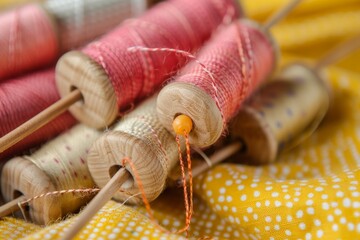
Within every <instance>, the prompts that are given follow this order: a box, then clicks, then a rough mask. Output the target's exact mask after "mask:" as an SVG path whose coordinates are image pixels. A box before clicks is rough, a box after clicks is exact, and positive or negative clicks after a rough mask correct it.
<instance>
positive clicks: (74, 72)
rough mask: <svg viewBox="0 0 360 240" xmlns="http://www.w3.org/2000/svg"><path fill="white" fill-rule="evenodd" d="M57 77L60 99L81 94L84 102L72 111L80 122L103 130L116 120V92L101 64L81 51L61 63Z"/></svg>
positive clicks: (62, 58) (59, 62)
mask: <svg viewBox="0 0 360 240" xmlns="http://www.w3.org/2000/svg"><path fill="white" fill-rule="evenodd" d="M55 74H56V84H57V87H58V89H59V93H60V95H61V96H67V95H68V94H70V93H71V92H72V91H73V90H74V89H79V90H80V92H81V94H82V99H83V100H82V101H78V102H76V103H75V104H73V105H72V106H71V107H70V108H69V111H70V112H71V113H72V114H73V115H74V117H75V118H77V119H78V120H79V121H80V122H82V123H84V124H86V125H88V126H91V127H94V128H98V129H100V128H103V127H104V126H108V125H110V124H111V123H112V122H113V121H114V120H115V118H116V116H117V114H118V108H117V104H116V95H115V91H114V88H113V87H112V85H111V81H110V79H109V78H108V75H107V74H106V72H105V70H104V69H103V68H102V67H101V66H100V65H99V64H98V63H96V62H95V61H93V60H92V59H90V58H89V57H88V56H86V55H85V54H83V53H81V52H79V51H71V52H68V53H66V54H64V55H63V56H62V57H61V58H60V59H59V61H58V63H57V65H56V73H55Z"/></svg>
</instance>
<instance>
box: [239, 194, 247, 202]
mask: <svg viewBox="0 0 360 240" xmlns="http://www.w3.org/2000/svg"><path fill="white" fill-rule="evenodd" d="M240 200H241V201H243V202H244V201H246V194H243V195H241V197H240Z"/></svg>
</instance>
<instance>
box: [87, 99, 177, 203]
mask: <svg viewBox="0 0 360 240" xmlns="http://www.w3.org/2000/svg"><path fill="white" fill-rule="evenodd" d="M125 157H127V158H130V159H131V161H132V162H133V164H134V166H135V168H136V171H137V173H138V175H139V176H140V179H141V182H142V185H143V187H144V190H145V194H146V197H147V198H148V200H149V201H152V200H154V199H155V198H156V197H157V196H158V195H159V194H160V193H161V192H162V190H163V189H164V187H165V182H166V178H167V175H168V173H169V171H170V169H171V168H172V167H173V166H174V165H175V164H176V163H177V162H178V151H177V144H176V142H175V138H174V137H173V136H172V135H171V134H170V133H169V132H168V131H167V130H166V129H165V128H164V127H163V126H162V125H161V124H160V122H159V120H158V118H157V115H156V111H155V98H154V97H152V98H151V99H149V100H147V101H145V102H144V103H143V104H141V105H140V106H139V107H138V108H136V109H135V110H134V111H133V112H131V113H130V114H128V115H127V116H125V118H124V119H123V120H121V121H120V122H119V123H117V124H116V125H115V127H114V128H113V130H112V131H109V132H108V133H106V134H105V135H104V136H103V137H101V138H100V139H99V140H98V141H96V142H95V143H94V144H93V146H92V148H91V149H90V151H89V155H88V166H89V170H90V172H91V175H92V177H93V179H94V181H95V182H96V183H97V185H99V186H100V187H103V186H105V185H106V183H107V182H108V181H109V180H110V178H111V171H112V170H111V168H112V167H114V168H115V169H116V166H121V167H125V168H126V169H127V171H129V172H130V174H131V175H132V177H131V178H129V179H128V180H127V181H126V182H125V183H124V184H123V185H122V187H121V189H120V190H121V191H119V192H118V193H116V195H115V196H114V198H115V199H117V200H119V201H124V200H125V199H127V198H128V197H129V196H131V195H134V194H137V193H139V187H138V185H137V183H136V181H135V180H134V179H135V178H134V176H135V175H134V171H133V170H132V168H131V167H130V166H129V164H125V166H123V162H122V160H123V159H124V158H125ZM129 202H130V203H133V204H140V203H142V199H141V196H140V195H138V196H136V197H133V198H131V199H129Z"/></svg>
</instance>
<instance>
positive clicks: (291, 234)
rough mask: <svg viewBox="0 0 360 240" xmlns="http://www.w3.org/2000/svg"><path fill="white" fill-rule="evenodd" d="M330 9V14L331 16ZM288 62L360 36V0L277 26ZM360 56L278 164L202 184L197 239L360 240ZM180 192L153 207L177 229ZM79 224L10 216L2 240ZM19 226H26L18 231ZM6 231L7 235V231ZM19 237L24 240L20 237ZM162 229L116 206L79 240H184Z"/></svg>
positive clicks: (318, 7)
mask: <svg viewBox="0 0 360 240" xmlns="http://www.w3.org/2000/svg"><path fill="white" fill-rule="evenodd" d="M242 2H243V3H244V6H245V7H246V8H247V13H248V14H249V15H250V16H255V17H257V19H264V15H267V14H269V13H270V12H272V11H273V10H275V9H277V8H279V7H280V6H281V5H282V4H284V3H285V2H288V1H285V0H272V1H266V0H244V1H242ZM322 9H323V10H322ZM273 32H274V34H275V38H276V39H277V40H278V41H279V43H280V47H281V49H282V55H283V58H282V60H281V65H283V64H286V63H288V62H290V61H293V60H294V59H295V60H296V59H308V60H312V61H315V60H316V59H318V58H319V57H320V56H321V55H322V54H324V53H325V52H326V50H328V49H329V48H330V47H332V46H334V43H336V42H338V41H341V40H343V39H345V38H348V37H350V36H352V35H354V34H356V33H360V3H359V1H358V0H353V1H352V0H346V1H345V0H344V1H338V0H306V3H304V6H301V7H299V10H297V11H296V12H295V13H294V14H293V15H292V16H291V17H289V18H288V19H287V20H285V21H284V22H282V23H281V24H279V25H278V26H277V27H275V28H274V29H273ZM359 62H360V51H357V52H354V54H352V55H351V56H349V57H348V58H347V59H346V60H344V61H342V62H341V63H339V64H337V65H336V66H332V67H330V68H328V69H326V70H325V71H324V73H323V74H324V75H325V76H327V77H328V79H329V84H330V86H331V88H332V94H333V104H332V106H331V109H330V111H329V113H328V115H327V117H326V119H325V120H324V121H323V123H322V124H321V126H320V128H319V129H318V131H316V133H315V134H314V135H313V136H311V137H310V138H309V139H307V140H306V141H305V142H304V143H302V144H301V145H300V146H298V147H297V148H295V149H292V150H291V151H289V152H286V153H283V154H282V155H281V156H280V158H279V160H278V161H277V162H276V163H274V164H271V165H268V166H258V167H253V166H246V165H242V164H241V163H239V161H240V160H239V159H233V163H226V164H225V163H224V164H221V165H218V166H216V167H215V168H213V169H212V170H210V171H209V172H207V173H206V174H204V175H202V176H201V177H199V178H197V179H196V181H195V192H196V194H197V195H198V196H196V197H195V206H194V210H195V215H194V218H193V220H192V225H191V231H190V234H191V236H192V237H194V238H200V237H203V238H205V237H213V238H218V239H360V185H359V182H360V111H359V109H360V64H359ZM182 198H183V197H182V194H181V191H180V190H167V191H165V192H164V194H162V195H161V197H160V198H159V199H158V200H156V201H155V202H154V203H153V204H152V209H153V210H154V212H155V217H156V219H157V220H158V221H159V223H160V224H161V225H162V226H163V227H164V229H165V228H166V229H168V230H170V231H175V230H176V229H180V228H181V227H182V226H183V223H184V207H183V203H182V200H181V199H182ZM72 221H76V219H75V218H69V219H68V220H65V221H62V222H60V223H57V224H54V225H52V226H48V227H44V228H42V229H41V230H39V227H37V226H34V225H32V224H26V223H24V222H22V221H15V220H14V219H13V218H6V219H5V220H1V221H0V239H18V238H20V237H25V236H27V237H26V238H25V239H58V238H59V236H60V235H59V234H61V232H62V231H63V230H64V229H66V228H67V227H68V226H69V224H71V222H72ZM15 226H16V227H15ZM5 230H6V231H5ZM15 234H16V236H15ZM184 236H185V235H181V236H180V235H176V234H167V233H165V232H162V231H160V230H159V229H158V228H157V227H156V226H155V224H154V223H152V222H151V221H150V220H149V219H148V218H147V217H146V214H145V210H144V208H143V207H129V206H122V205H121V204H119V203H115V202H109V203H108V204H107V205H106V206H105V207H104V208H103V209H102V211H101V212H99V213H98V215H97V216H96V217H95V218H94V219H93V220H92V221H91V222H90V224H88V225H87V226H86V228H85V229H84V230H83V231H81V232H80V233H79V235H78V239H101V238H102V239H159V238H161V237H162V238H163V239H181V238H183V237H184Z"/></svg>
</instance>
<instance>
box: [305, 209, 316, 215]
mask: <svg viewBox="0 0 360 240" xmlns="http://www.w3.org/2000/svg"><path fill="white" fill-rule="evenodd" d="M306 212H307V213H308V214H310V215H314V213H315V209H314V208H313V207H309V208H307V209H306Z"/></svg>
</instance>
